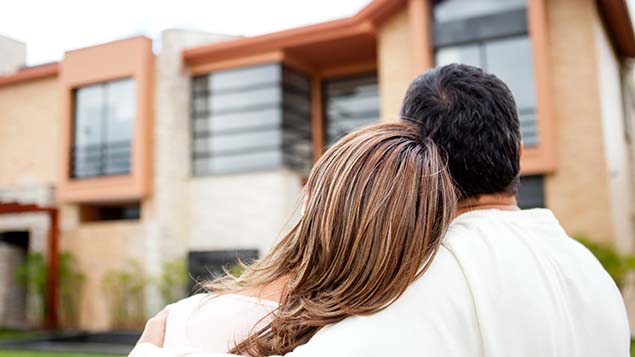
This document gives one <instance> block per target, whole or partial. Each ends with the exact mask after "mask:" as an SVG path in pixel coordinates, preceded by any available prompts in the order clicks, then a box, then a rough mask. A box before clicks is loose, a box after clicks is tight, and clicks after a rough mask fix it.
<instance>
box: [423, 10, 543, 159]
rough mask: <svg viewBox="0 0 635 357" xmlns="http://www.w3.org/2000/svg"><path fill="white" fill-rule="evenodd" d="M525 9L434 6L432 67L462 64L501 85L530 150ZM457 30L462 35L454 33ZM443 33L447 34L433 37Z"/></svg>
mask: <svg viewBox="0 0 635 357" xmlns="http://www.w3.org/2000/svg"><path fill="white" fill-rule="evenodd" d="M525 7H526V0H481V1H471V0H445V1H440V2H438V3H437V4H436V5H435V7H434V17H435V18H434V20H435V24H436V25H435V29H436V31H437V33H435V43H437V46H438V47H437V48H436V53H435V57H436V58H435V59H436V64H437V66H442V65H445V64H450V63H464V64H469V65H472V66H476V67H480V68H483V69H484V70H485V71H487V72H489V73H493V74H495V75H496V76H498V77H499V78H500V79H502V80H503V81H504V82H505V83H506V84H507V85H508V86H509V88H510V90H511V91H512V93H513V95H514V99H515V100H516V103H517V105H518V113H519V118H520V127H521V134H522V136H523V143H524V145H525V146H527V147H531V146H536V145H537V144H538V141H539V136H538V135H539V133H538V129H537V122H536V88H535V83H534V71H533V62H532V50H531V42H530V40H529V37H528V35H527V28H526V23H525V15H524V14H522V13H523V12H524V8H525ZM518 10H520V11H518ZM519 12H520V13H521V15H522V16H520V17H519ZM491 15H496V16H491ZM459 28H460V29H462V31H461V32H456V33H454V32H453V31H455V30H456V29H459ZM442 31H448V32H447V33H438V32H442ZM465 33H470V34H471V35H470V36H466V35H465ZM468 39H469V40H468Z"/></svg>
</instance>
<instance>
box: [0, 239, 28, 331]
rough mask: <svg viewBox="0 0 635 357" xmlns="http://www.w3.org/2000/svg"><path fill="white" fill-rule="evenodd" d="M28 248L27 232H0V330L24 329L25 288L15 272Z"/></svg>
mask: <svg viewBox="0 0 635 357" xmlns="http://www.w3.org/2000/svg"><path fill="white" fill-rule="evenodd" d="M28 248H29V232H0V328H24V327H26V325H27V319H26V297H27V293H26V286H25V283H26V282H25V281H22V282H20V281H19V280H18V277H17V270H18V269H19V267H20V266H22V265H23V264H24V262H25V261H26V257H27V252H28Z"/></svg>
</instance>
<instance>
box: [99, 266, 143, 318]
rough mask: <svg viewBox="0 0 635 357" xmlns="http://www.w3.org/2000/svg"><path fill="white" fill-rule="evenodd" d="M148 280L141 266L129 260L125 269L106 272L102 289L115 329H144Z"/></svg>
mask: <svg viewBox="0 0 635 357" xmlns="http://www.w3.org/2000/svg"><path fill="white" fill-rule="evenodd" d="M147 284H148V278H147V277H146V274H145V271H144V270H143V267H142V266H141V264H140V263H139V262H138V261H136V260H132V259H131V260H129V261H128V262H127V264H126V266H125V267H124V268H123V269H112V270H109V271H108V272H106V274H105V275H104V277H103V280H102V288H103V291H104V295H105V297H106V300H107V302H108V308H109V310H110V318H111V322H112V324H113V327H115V328H118V329H134V328H139V327H143V325H144V323H145V319H146V315H145V296H144V295H145V288H146V286H147Z"/></svg>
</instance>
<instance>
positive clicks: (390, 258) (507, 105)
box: [131, 64, 630, 357]
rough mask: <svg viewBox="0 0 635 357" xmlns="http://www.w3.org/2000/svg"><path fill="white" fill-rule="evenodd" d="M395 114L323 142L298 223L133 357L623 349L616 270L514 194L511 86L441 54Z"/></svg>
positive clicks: (527, 355)
mask: <svg viewBox="0 0 635 357" xmlns="http://www.w3.org/2000/svg"><path fill="white" fill-rule="evenodd" d="M401 115H402V120H401V121H400V122H397V123H385V124H377V125H374V126H370V127H367V128H364V129H361V130H358V131H355V132H353V133H351V134H349V135H347V136H345V137H344V138H343V139H341V140H340V141H339V142H337V143H336V144H335V145H333V146H332V147H331V148H329V149H328V150H327V152H326V153H325V154H324V155H323V156H322V158H320V160H319V161H318V162H317V163H316V165H315V167H314V168H313V170H312V172H311V175H310V177H309V179H308V182H307V184H306V191H305V193H306V197H305V204H304V214H303V216H302V218H301V219H300V221H299V222H298V224H297V225H296V226H295V227H293V228H292V229H291V231H290V232H289V233H288V234H287V235H286V236H285V237H284V238H283V239H282V240H281V241H280V242H279V243H278V244H277V245H276V246H275V247H274V248H273V249H272V250H271V251H270V252H269V253H267V254H266V255H265V256H264V257H263V258H262V259H260V260H259V261H258V262H256V263H255V264H253V265H252V266H250V267H249V268H248V269H247V271H246V272H245V273H243V274H242V275H241V276H240V277H238V278H236V279H233V278H222V279H219V280H215V281H212V282H210V283H209V288H210V289H211V291H213V294H214V295H196V296H194V297H191V298H188V299H185V300H183V301H181V302H178V303H176V304H174V305H173V306H172V307H171V309H170V310H169V311H168V310H164V311H162V312H161V313H160V314H159V315H157V317H155V318H153V319H151V320H150V321H149V322H148V325H147V326H146V330H145V331H144V334H143V336H142V338H141V340H140V342H139V344H138V345H137V347H135V349H134V350H133V351H132V352H131V356H133V357H145V356H197V357H204V356H219V357H220V356H227V355H226V353H230V354H239V355H248V356H270V355H288V356H293V357H333V356H342V357H344V356H364V357H366V356H382V357H383V356H419V355H421V356H431V357H441V356H443V357H450V356H457V357H468V356H483V357H510V356H522V357H543V356H548V357H574V356H575V357H577V356H580V357H582V356H583V357H587V356H589V357H590V356H598V357H609V356H610V357H627V356H628V355H629V341H630V332H629V327H628V322H627V319H626V312H625V308H624V304H623V301H622V299H621V297H620V293H619V291H618V289H617V287H616V286H615V284H614V282H613V281H612V280H611V278H610V277H609V275H608V274H607V273H606V272H605V271H604V269H603V268H602V266H601V265H600V264H599V262H598V261H597V260H596V259H595V258H594V257H593V256H592V255H591V253H590V252H589V251H588V250H586V249H585V248H584V247H582V246H581V245H580V244H578V243H577V242H575V241H574V240H573V239H571V238H569V237H568V236H567V235H566V233H565V232H564V231H563V229H562V228H561V226H560V225H559V223H558V221H557V220H556V218H555V217H554V216H553V214H552V213H551V212H550V211H549V210H546V209H533V210H525V211H522V210H520V209H519V208H518V207H517V205H516V200H515V194H516V192H517V188H518V180H519V161H520V155H521V152H522V148H521V139H520V129H519V120H518V114H517V111H516V104H515V102H514V99H513V97H512V94H511V92H510V90H509V89H508V87H507V86H506V85H505V84H504V83H503V82H502V81H501V80H499V79H498V78H497V77H495V76H493V75H491V74H487V73H485V72H483V71H482V70H480V69H478V68H475V67H471V66H466V65H457V64H453V65H448V66H445V67H440V68H437V69H433V70H430V71H428V72H426V73H424V74H422V75H421V76H420V77H418V78H417V79H415V81H414V82H413V83H412V84H411V85H410V88H409V89H408V92H407V94H406V98H405V100H404V103H403V106H402V111H401ZM581 194H582V193H581ZM166 321H167V327H166Z"/></svg>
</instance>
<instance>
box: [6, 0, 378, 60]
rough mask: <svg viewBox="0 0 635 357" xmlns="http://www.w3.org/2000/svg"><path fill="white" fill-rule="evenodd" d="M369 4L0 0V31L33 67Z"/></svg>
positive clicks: (300, 20)
mask: <svg viewBox="0 0 635 357" xmlns="http://www.w3.org/2000/svg"><path fill="white" fill-rule="evenodd" d="M369 2H370V0H171V1H167V0H154V1H152V0H99V1H98V0H48V1H47V0H0V8H1V9H2V11H0V35H3V36H7V37H11V38H14V39H17V40H19V41H22V42H24V43H26V45H27V65H29V66H33V65H37V64H42V63H48V62H55V61H59V60H61V59H62V57H63V55H64V51H68V50H73V49H76V48H82V47H86V46H91V45H96V44H100V43H104V42H109V41H113V40H117V39H121V38H126V37H131V36H135V35H146V36H148V37H150V38H152V39H154V40H158V39H159V34H160V33H161V31H162V30H164V29H168V28H178V29H190V30H199V31H207V32H212V33H221V34H228V35H242V36H254V35H259V34H264V33H269V32H274V31H279V30H284V29H288V28H293V27H298V26H302V25H309V24H314V23H318V22H323V21H327V20H332V19H337V18H341V17H347V16H350V15H352V14H354V13H356V12H357V11H358V10H360V9H361V8H363V7H364V6H365V5H366V4H368V3H369ZM157 46H160V43H157ZM0 55H1V54H0Z"/></svg>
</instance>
